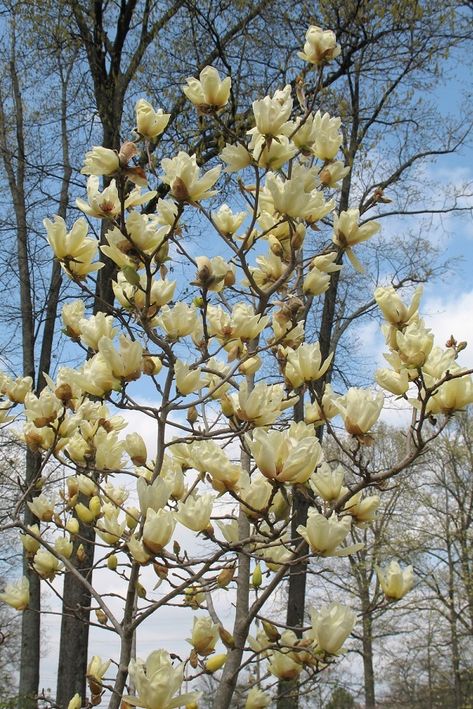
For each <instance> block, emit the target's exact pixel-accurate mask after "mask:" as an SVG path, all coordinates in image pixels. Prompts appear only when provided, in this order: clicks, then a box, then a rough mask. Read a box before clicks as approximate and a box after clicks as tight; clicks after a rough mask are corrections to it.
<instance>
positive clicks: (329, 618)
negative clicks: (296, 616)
mask: <svg viewBox="0 0 473 709" xmlns="http://www.w3.org/2000/svg"><path fill="white" fill-rule="evenodd" d="M310 614H311V619H312V631H313V635H314V639H315V641H316V643H317V648H319V649H320V650H324V651H325V652H327V653H329V654H330V655H335V654H336V653H337V652H338V651H339V650H340V648H341V647H342V645H343V643H344V642H345V640H346V639H347V637H348V636H349V635H350V633H351V632H352V630H353V628H354V627H355V623H356V615H355V614H354V613H353V611H352V610H351V609H350V608H347V607H346V606H343V605H341V604H340V603H336V602H334V603H330V604H329V605H328V606H322V608H321V609H320V610H319V611H316V610H315V609H312V610H311V613H310Z"/></svg>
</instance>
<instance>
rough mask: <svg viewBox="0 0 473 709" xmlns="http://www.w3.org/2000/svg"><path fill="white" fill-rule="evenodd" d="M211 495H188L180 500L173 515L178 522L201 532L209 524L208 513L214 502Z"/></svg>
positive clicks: (209, 513)
mask: <svg viewBox="0 0 473 709" xmlns="http://www.w3.org/2000/svg"><path fill="white" fill-rule="evenodd" d="M214 500H215V498H214V496H213V495H210V494H208V495H200V496H199V495H190V496H189V497H188V498H187V500H186V501H185V502H180V503H179V507H178V511H177V512H175V513H174V517H175V518H176V519H177V521H178V522H180V523H181V524H183V525H184V527H187V529H192V530H193V531H194V532H203V531H204V530H205V529H207V528H208V527H209V526H210V515H211V514H212V508H213V503H214Z"/></svg>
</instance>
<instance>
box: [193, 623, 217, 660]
mask: <svg viewBox="0 0 473 709" xmlns="http://www.w3.org/2000/svg"><path fill="white" fill-rule="evenodd" d="M218 638H219V634H218V625H215V623H212V619H211V618H210V617H208V616H201V617H199V618H197V617H194V624H193V627H192V636H191V638H190V639H188V640H187V642H188V643H190V644H191V645H192V647H193V648H194V649H195V651H196V652H197V653H198V654H199V655H204V656H205V655H210V653H212V652H213V651H214V650H215V645H216V644H217V641H218Z"/></svg>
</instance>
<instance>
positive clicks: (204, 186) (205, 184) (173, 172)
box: [161, 150, 221, 202]
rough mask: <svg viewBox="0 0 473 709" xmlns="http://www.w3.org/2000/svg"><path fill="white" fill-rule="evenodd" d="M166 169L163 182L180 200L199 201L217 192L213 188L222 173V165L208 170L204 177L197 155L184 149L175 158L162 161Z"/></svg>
mask: <svg viewBox="0 0 473 709" xmlns="http://www.w3.org/2000/svg"><path fill="white" fill-rule="evenodd" d="M161 166H162V168H163V170H164V175H163V176H162V180H163V182H165V183H166V184H167V185H169V186H170V188H171V194H172V195H173V197H175V199H177V200H178V201H179V202H198V201H200V200H202V199H208V198H209V197H213V195H215V194H217V190H212V189H211V188H212V187H213V186H214V184H215V183H216V182H217V180H218V177H219V175H220V170H221V168H220V166H218V167H213V168H212V169H211V170H208V171H207V172H206V173H205V174H204V175H203V176H202V177H201V175H200V168H199V167H198V165H197V159H196V156H195V155H192V156H191V155H188V154H187V153H185V152H183V151H182V150H181V151H180V152H179V153H178V154H177V156H176V157H175V158H164V159H163V160H162V161H161Z"/></svg>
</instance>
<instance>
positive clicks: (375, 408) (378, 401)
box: [335, 387, 384, 438]
mask: <svg viewBox="0 0 473 709" xmlns="http://www.w3.org/2000/svg"><path fill="white" fill-rule="evenodd" d="M383 403H384V394H383V393H382V392H373V391H371V390H369V389H357V388H356V387H352V388H351V389H349V390H348V391H347V393H346V394H345V395H344V396H343V397H340V398H339V399H338V400H337V401H336V402H335V405H336V407H337V408H338V410H339V411H340V413H341V415H342V417H343V423H344V424H345V428H346V430H347V431H348V433H350V434H351V435H352V436H360V438H362V437H363V436H364V435H365V434H367V433H368V432H369V431H370V429H371V428H372V427H373V426H374V424H375V423H376V421H377V420H378V418H379V415H380V413H381V410H382V408H383Z"/></svg>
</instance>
